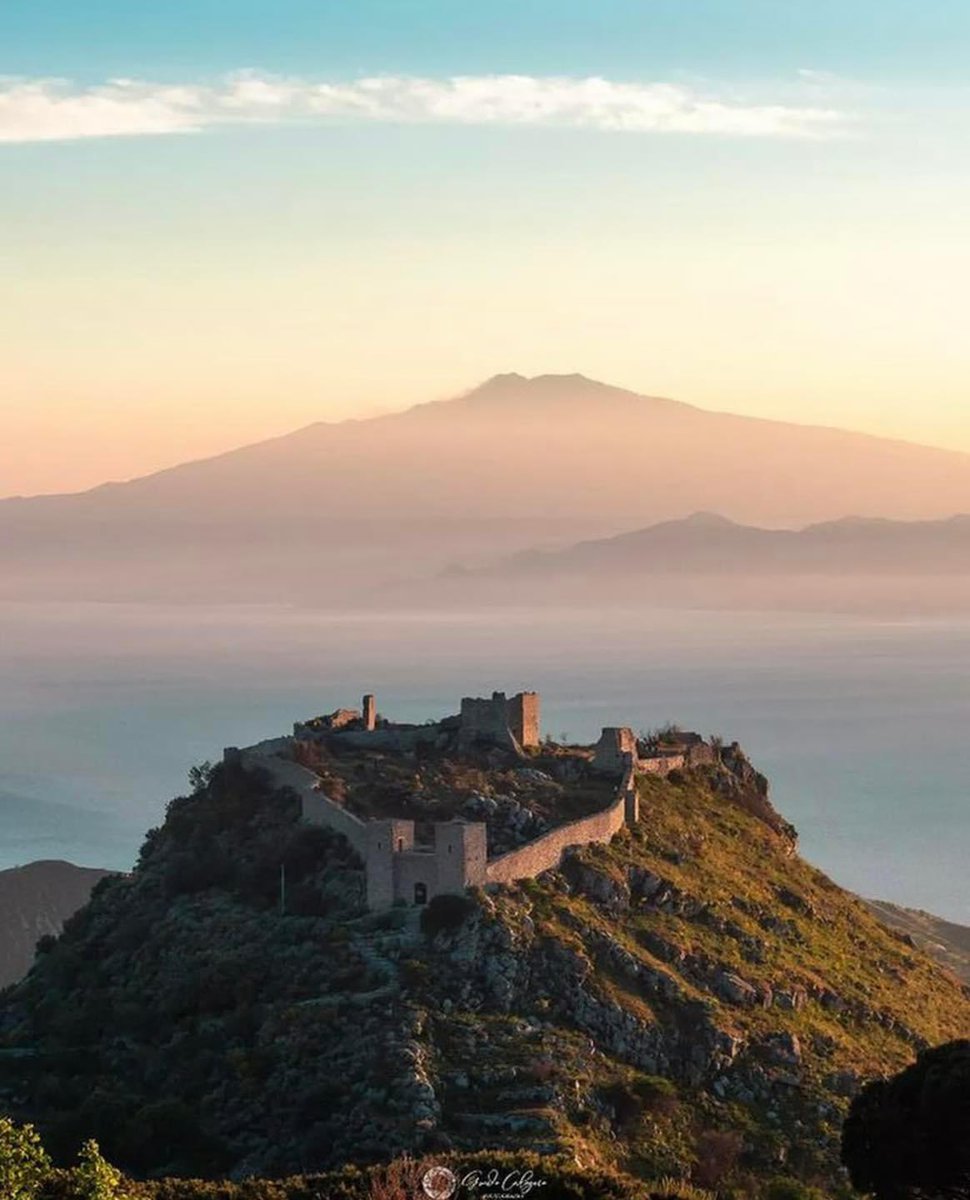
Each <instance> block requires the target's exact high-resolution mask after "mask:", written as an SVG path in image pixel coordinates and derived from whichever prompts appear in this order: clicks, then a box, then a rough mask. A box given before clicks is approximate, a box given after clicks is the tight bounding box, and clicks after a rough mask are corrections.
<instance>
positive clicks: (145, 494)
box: [0, 374, 970, 603]
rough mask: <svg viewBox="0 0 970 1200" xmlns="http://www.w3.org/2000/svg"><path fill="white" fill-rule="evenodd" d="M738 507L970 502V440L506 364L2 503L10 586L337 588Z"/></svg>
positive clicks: (1, 546)
mask: <svg viewBox="0 0 970 1200" xmlns="http://www.w3.org/2000/svg"><path fill="white" fill-rule="evenodd" d="M696 510H716V511H720V512H729V513H731V514H732V516H734V517H735V518H737V519H738V520H740V521H746V522H754V523H762V524H765V525H770V526H780V525H795V524H804V523H805V522H808V521H824V520H831V519H835V518H839V517H842V516H844V515H845V514H846V513H851V512H858V513H863V514H878V515H880V516H888V517H896V518H902V519H918V518H939V517H943V516H946V515H949V514H951V513H954V512H961V511H970V455H967V454H961V453H956V452H951V451H946V450H940V449H932V448H929V447H924V446H916V445H911V444H908V443H905V442H899V441H891V440H888V439H884V438H877V437H870V436H866V435H863V434H858V433H849V432H845V431H842V430H837V429H829V428H819V427H814V426H805V425H794V424H787V423H784V422H780V421H767V420H760V419H755V418H751V417H741V416H735V415H731V414H729V413H718V412H709V411H705V410H703V409H699V408H695V407H692V406H691V405H688V404H682V403H678V402H675V401H672V400H664V399H658V398H655V397H649V396H642V395H637V394H635V393H633V392H629V391H624V390H623V389H620V388H615V387H610V386H608V385H606V384H603V383H598V382H595V381H593V380H590V379H586V378H584V377H583V376H581V375H544V376H539V377H536V378H533V379H526V378H524V377H522V376H520V375H514V374H513V375H498V376H496V377H495V378H493V379H491V380H489V381H488V382H487V383H485V384H483V385H482V386H480V387H478V388H475V389H474V390H472V391H470V392H468V393H467V394H465V395H463V396H460V397H458V398H456V399H453V400H448V401H437V402H433V403H429V404H424V405H418V406H417V407H415V408H412V409H409V410H407V411H406V412H399V413H392V414H390V415H386V416H380V417H373V418H369V419H366V420H353V421H343V422H339V423H336V424H329V423H322V422H321V423H318V424H314V425H310V426H308V427H306V428H305V429H300V430H297V431H296V432H294V433H292V434H289V435H287V436H285V437H280V438H275V439H272V440H270V441H265V442H260V443H258V444H256V445H251V446H246V447H244V448H242V449H239V450H234V451H231V452H229V453H227V454H223V455H219V456H217V457H214V458H209V459H205V460H201V461H198V462H191V463H186V464H184V465H182V466H179V467H175V468H172V469H170V470H166V471H160V472H158V473H156V474H154V475H150V476H147V477H145V478H141V479H134V480H132V481H130V482H127V483H111V484H105V485H104V486H102V487H98V488H94V489H93V490H91V491H88V492H84V493H81V494H77V495H65V496H44V497H35V498H32V499H16V498H15V499H8V500H6V501H2V502H0V581H2V582H0V597H9V596H26V595H29V596H52V595H53V596H60V595H62V594H65V593H67V592H68V591H69V594H70V595H72V596H74V597H95V598H116V599H117V598H145V599H158V598H165V597H175V596H178V597H182V598H188V599H202V600H207V599H220V600H222V599H224V600H234V599H243V600H248V599H293V598H297V599H312V600H314V601H315V602H317V603H328V602H335V601H337V600H339V599H340V598H341V597H344V596H347V595H360V594H361V591H362V589H366V587H367V586H374V585H378V584H383V583H385V582H387V581H388V580H392V579H396V578H399V577H401V576H402V575H404V576H408V577H412V578H418V577H420V576H421V575H422V574H425V573H427V571H428V570H434V569H438V568H440V567H441V566H442V565H444V564H445V563H447V562H448V561H450V560H453V559H458V560H460V561H462V562H466V563H467V562H471V563H472V564H473V565H480V564H481V563H483V562H485V561H487V560H488V559H490V558H491V559H494V558H495V557H497V556H500V555H502V554H507V553H511V552H513V551H515V550H519V549H524V548H526V547H528V546H530V545H537V544H558V545H566V544H569V543H570V542H575V541H576V540H577V539H579V538H589V537H601V536H603V535H606V534H609V533H612V532H614V531H616V530H618V529H624V528H626V529H630V528H636V527H639V526H643V525H646V524H651V523H655V522H658V521H664V520H668V519H673V518H680V517H683V516H685V515H686V514H688V513H690V512H693V511H696Z"/></svg>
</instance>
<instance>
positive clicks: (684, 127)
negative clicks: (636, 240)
mask: <svg viewBox="0 0 970 1200" xmlns="http://www.w3.org/2000/svg"><path fill="white" fill-rule="evenodd" d="M314 122H317V123H326V122H330V123H337V122H339V123H347V122H385V123H399V124H400V123H410V124H452V125H534V126H560V127H573V128H582V129H601V130H619V131H628V132H631V133H683V134H690V133H693V134H719V135H726V136H735V137H814V138H818V137H831V136H836V135H838V134H839V133H841V132H844V128H845V125H846V117H845V115H844V114H843V113H841V112H839V111H837V110H834V109H830V108H819V107H815V106H799V105H793V104H763V103H745V102H744V101H743V100H741V99H738V98H724V97H719V96H715V95H708V94H705V93H702V92H701V91H700V90H698V89H695V88H692V87H686V86H682V85H677V84H670V83H658V82H617V81H613V80H609V79H602V78H598V77H588V78H571V77H558V76H532V75H456V76H452V77H448V78H440V79H432V78H418V77H414V76H403V75H377V76H372V77H366V78H360V79H353V80H349V81H346V82H326V81H319V80H309V79H299V78H286V77H277V76H270V75H260V74H256V73H253V72H245V73H240V74H236V75H232V76H229V77H227V78H224V79H222V80H220V81H219V82H217V83H185V84H160V83H152V82H148V81H145V80H136V79H111V80H108V81H106V82H105V83H103V84H100V85H97V86H89V87H79V86H76V85H73V84H71V83H70V82H68V81H66V80H60V79H7V80H5V81H4V80H0V142H40V141H57V140H72V139H76V138H97V137H115V136H132V135H136V134H146V135H147V134H173V133H191V132H197V131H200V130H203V129H207V128H211V127H213V126H227V125H247V124H248V125H254V124H263V125H272V124H294V123H314Z"/></svg>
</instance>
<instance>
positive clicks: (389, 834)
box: [365, 819, 488, 908]
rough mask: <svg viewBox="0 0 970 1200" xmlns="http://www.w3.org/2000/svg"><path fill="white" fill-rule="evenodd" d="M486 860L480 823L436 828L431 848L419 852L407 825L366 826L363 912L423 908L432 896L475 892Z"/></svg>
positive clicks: (398, 822) (393, 822)
mask: <svg viewBox="0 0 970 1200" xmlns="http://www.w3.org/2000/svg"><path fill="white" fill-rule="evenodd" d="M487 858H488V846H487V836H486V828H485V825H484V824H482V823H480V822H470V821H439V822H436V824H435V826H434V843H433V844H432V845H429V846H424V845H418V844H416V843H415V840H414V822H413V821H404V820H397V819H391V820H380V821H369V822H368V823H367V852H366V855H365V866H366V871H367V906H368V908H388V907H390V906H391V905H392V904H394V903H395V901H397V902H402V901H403V902H404V903H406V904H419V905H420V904H427V902H428V901H429V900H432V899H433V898H434V897H435V896H440V895H444V894H448V893H461V892H463V891H464V890H465V888H466V887H472V886H475V885H478V886H481V885H483V884H484V883H485V877H486V875H485V872H486V864H487Z"/></svg>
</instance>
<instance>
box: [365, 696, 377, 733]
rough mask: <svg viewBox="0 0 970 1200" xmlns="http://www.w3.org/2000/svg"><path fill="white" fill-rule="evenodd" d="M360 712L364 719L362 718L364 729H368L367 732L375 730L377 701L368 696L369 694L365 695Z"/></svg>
mask: <svg viewBox="0 0 970 1200" xmlns="http://www.w3.org/2000/svg"><path fill="white" fill-rule="evenodd" d="M362 711H363V714H364V717H363V720H364V728H365V729H368V730H374V729H376V728H377V701H376V700H375V698H374V697H373V696H372V695H371V694H370V692H368V693H367V695H366V696H365V697H364V702H363V709H362Z"/></svg>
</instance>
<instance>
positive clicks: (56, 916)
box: [0, 860, 107, 988]
mask: <svg viewBox="0 0 970 1200" xmlns="http://www.w3.org/2000/svg"><path fill="white" fill-rule="evenodd" d="M106 874H107V872H106V871H99V870H96V869H94V868H93V867H76V866H74V864H73V863H68V862H59V861H54V860H51V861H44V862H34V863H28V864H27V866H24V867H12V868H10V869H9V870H6V871H0V988H2V987H6V986H7V984H10V983H14V982H15V981H16V980H18V979H20V978H21V977H22V976H23V975H25V974H26V973H27V969H28V967H29V966H30V964H31V962H32V961H33V958H34V947H35V946H36V945H37V943H38V942H39V941H40V939H41V938H42V937H50V936H54V935H56V934H58V933H60V931H61V929H62V927H63V925H64V922H65V921H66V920H67V918H68V917H70V916H71V915H72V913H75V912H76V911H77V910H78V909H79V908H80V907H81V905H82V904H84V903H85V901H86V900H87V898H88V896H90V894H91V889H92V888H93V887H94V885H95V884H96V883H97V882H98V880H99V879H103V878H104V876H105V875H106Z"/></svg>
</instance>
